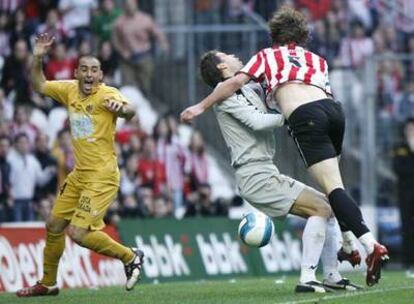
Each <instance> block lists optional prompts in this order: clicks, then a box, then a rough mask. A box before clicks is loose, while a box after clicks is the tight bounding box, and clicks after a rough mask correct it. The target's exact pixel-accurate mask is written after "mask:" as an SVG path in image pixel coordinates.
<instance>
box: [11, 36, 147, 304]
mask: <svg viewBox="0 0 414 304" xmlns="http://www.w3.org/2000/svg"><path fill="white" fill-rule="evenodd" d="M53 40H54V38H53V37H50V36H49V35H47V34H41V35H39V36H38V37H37V39H36V43H35V47H34V50H33V55H34V62H33V66H32V70H31V83H32V86H33V88H34V89H35V90H36V91H37V92H39V93H41V94H44V95H46V96H49V97H51V98H53V99H54V100H57V101H58V102H59V103H61V104H62V105H63V106H65V107H66V108H67V110H68V113H69V120H70V129H71V137H72V145H73V149H74V154H75V169H74V170H73V171H72V172H71V173H70V174H69V175H68V177H67V179H66V181H65V182H64V184H63V185H62V187H61V189H60V192H59V194H58V197H57V199H56V202H55V205H54V207H53V210H52V213H51V215H50V216H49V218H48V220H47V221H46V229H47V240H46V246H45V249H44V252H43V258H44V262H43V268H44V270H43V278H42V279H41V280H40V281H39V282H37V283H36V284H35V285H34V286H31V287H29V288H23V289H21V290H19V291H18V292H17V295H18V296H21V297H30V296H42V295H57V294H58V293H59V289H58V287H57V286H56V276H57V270H58V264H59V259H60V257H61V256H62V254H63V250H64V247H65V236H64V230H65V229H66V228H67V233H68V235H69V236H70V237H71V239H72V240H73V241H75V242H76V243H77V244H79V245H81V246H83V247H86V248H89V249H91V250H93V251H95V252H97V253H100V254H103V255H106V256H110V257H114V258H118V259H120V260H121V261H122V262H123V263H124V265H125V274H126V277H127V282H126V289H127V290H131V289H132V288H133V287H134V286H135V284H136V283H137V282H138V280H139V275H140V272H141V266H142V262H143V256H144V255H143V253H142V251H140V250H138V249H136V248H128V247H125V246H123V245H122V244H120V243H118V242H116V241H115V240H113V239H112V238H111V237H110V236H109V235H107V234H106V233H104V232H102V231H101V230H102V228H103V227H104V226H105V225H104V222H103V217H104V215H105V213H106V211H107V209H108V207H109V205H110V204H111V202H112V201H113V199H114V198H115V196H116V194H117V192H118V187H119V178H120V176H119V170H118V165H117V160H116V155H115V150H114V135H115V124H116V120H117V118H118V117H123V118H126V119H131V118H132V117H133V116H134V115H135V111H134V109H133V108H132V107H131V106H130V105H129V104H128V103H127V101H126V99H125V98H124V97H123V96H122V95H121V94H120V93H119V91H118V90H117V89H115V88H112V87H109V86H106V85H105V84H103V83H102V77H103V74H102V70H101V66H100V62H99V60H98V59H97V58H95V57H92V56H84V57H81V58H80V59H79V63H78V66H77V68H76V70H75V78H76V79H75V80H67V81H46V79H45V76H44V75H43V68H42V57H43V56H44V55H45V54H46V53H47V52H48V51H49V49H50V47H51V45H52V44H53Z"/></svg>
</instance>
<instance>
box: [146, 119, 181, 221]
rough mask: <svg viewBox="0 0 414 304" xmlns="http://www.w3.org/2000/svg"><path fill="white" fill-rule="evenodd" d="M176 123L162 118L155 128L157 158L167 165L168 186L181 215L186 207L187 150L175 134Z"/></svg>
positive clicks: (175, 211) (176, 208)
mask: <svg viewBox="0 0 414 304" xmlns="http://www.w3.org/2000/svg"><path fill="white" fill-rule="evenodd" d="M171 127H173V128H174V124H172V123H171V122H170V125H168V120H167V118H165V117H164V118H161V119H160V120H159V121H158V122H157V124H156V125H155V128H154V139H155V143H156V149H157V158H158V159H159V160H160V161H161V162H162V163H163V164H164V165H165V171H166V176H167V188H168V192H169V194H170V195H171V197H172V201H173V204H174V214H175V215H176V216H177V217H180V213H181V212H182V211H183V207H184V198H183V195H184V192H183V190H184V172H185V171H187V172H188V168H187V167H186V165H187V162H186V161H187V160H186V157H185V156H186V151H185V149H184V148H183V147H182V146H181V144H180V143H179V141H178V138H177V136H176V135H174V134H173V130H172V128H171Z"/></svg>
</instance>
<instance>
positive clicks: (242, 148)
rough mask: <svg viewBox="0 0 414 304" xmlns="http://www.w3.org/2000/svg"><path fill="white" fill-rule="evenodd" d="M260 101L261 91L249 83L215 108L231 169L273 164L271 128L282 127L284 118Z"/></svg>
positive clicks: (273, 138)
mask: <svg viewBox="0 0 414 304" xmlns="http://www.w3.org/2000/svg"><path fill="white" fill-rule="evenodd" d="M261 98H263V90H262V88H261V87H260V85H258V84H255V83H249V84H247V85H245V86H243V87H242V88H241V90H240V91H239V92H237V93H236V94H234V95H232V96H231V97H229V98H228V99H226V100H225V101H223V102H221V103H220V104H216V105H215V106H214V111H215V112H216V117H217V121H218V123H219V126H220V130H221V133H222V134H223V137H224V140H225V141H226V144H227V147H228V148H229V150H230V155H231V164H232V166H233V167H234V168H238V167H240V166H242V165H244V164H246V163H250V162H256V161H269V160H270V161H273V157H274V154H275V136H274V135H275V134H274V130H273V129H274V128H275V127H280V126H282V125H283V124H284V118H283V116H282V115H280V114H271V113H268V112H267V109H266V106H265V105H264V103H263V101H262V99H261Z"/></svg>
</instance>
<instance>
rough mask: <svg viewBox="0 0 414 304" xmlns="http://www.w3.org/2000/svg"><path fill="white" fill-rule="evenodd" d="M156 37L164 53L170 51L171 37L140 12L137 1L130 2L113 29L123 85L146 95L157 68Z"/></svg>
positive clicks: (113, 40)
mask: <svg viewBox="0 0 414 304" xmlns="http://www.w3.org/2000/svg"><path fill="white" fill-rule="evenodd" d="M152 37H155V38H156V39H157V41H158V42H159V43H160V45H161V48H162V49H163V50H164V51H167V50H168V49H169V45H168V41H167V38H166V37H165V35H164V33H163V32H162V31H161V29H160V28H159V27H158V25H157V24H156V23H155V22H154V20H153V19H152V17H151V16H149V15H148V14H145V13H144V12H142V11H140V10H139V9H138V4H137V1H136V0H126V1H125V4H124V13H123V15H121V16H120V17H119V18H118V19H117V20H116V21H115V24H114V27H113V32H112V43H113V45H114V48H115V49H116V51H117V52H118V53H119V54H120V55H121V59H122V60H121V74H122V82H123V84H125V85H138V86H139V88H140V90H141V91H142V92H143V93H144V94H148V93H149V91H150V89H151V81H152V74H153V69H154V63H153V60H152V56H151V38H152Z"/></svg>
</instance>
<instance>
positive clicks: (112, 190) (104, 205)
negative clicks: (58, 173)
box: [52, 173, 119, 230]
mask: <svg viewBox="0 0 414 304" xmlns="http://www.w3.org/2000/svg"><path fill="white" fill-rule="evenodd" d="M118 188H119V183H117V182H108V183H106V182H104V181H99V182H80V181H79V179H77V178H76V174H74V173H71V174H69V175H68V177H67V178H66V180H65V182H64V184H63V185H62V187H61V189H60V191H59V194H58V197H57V199H56V202H55V205H54V206H53V209H52V215H53V216H54V217H58V218H63V219H65V220H68V221H70V224H71V225H74V226H77V227H80V228H84V229H89V230H101V229H103V228H104V227H105V224H104V221H103V218H104V216H105V214H106V211H107V210H108V207H109V205H110V204H111V203H112V201H113V200H114V199H115V197H116V194H117V192H118Z"/></svg>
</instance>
